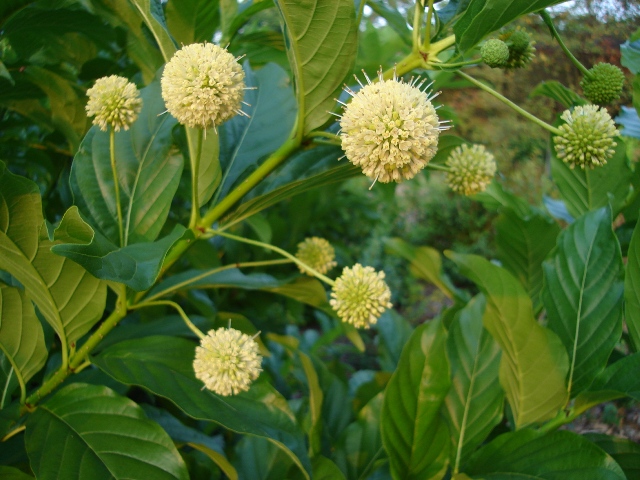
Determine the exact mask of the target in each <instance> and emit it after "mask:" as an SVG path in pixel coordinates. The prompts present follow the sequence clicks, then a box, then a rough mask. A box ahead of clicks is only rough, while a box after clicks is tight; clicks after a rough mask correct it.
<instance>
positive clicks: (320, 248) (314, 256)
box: [296, 237, 337, 276]
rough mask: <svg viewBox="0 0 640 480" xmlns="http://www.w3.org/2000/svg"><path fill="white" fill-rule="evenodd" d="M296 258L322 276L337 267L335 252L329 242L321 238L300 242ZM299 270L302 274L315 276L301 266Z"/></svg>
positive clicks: (310, 238) (306, 239)
mask: <svg viewBox="0 0 640 480" xmlns="http://www.w3.org/2000/svg"><path fill="white" fill-rule="evenodd" d="M296 257H297V258H298V260H301V261H302V262H304V263H306V264H307V265H309V266H310V267H311V268H313V269H315V270H317V271H318V272H320V273H322V274H324V273H327V272H328V271H329V270H331V269H332V268H333V267H335V266H336V265H337V263H336V261H335V258H336V252H335V250H334V249H333V247H332V246H331V244H330V243H329V242H328V241H327V240H325V239H324V238H320V237H309V238H305V239H304V241H302V242H300V243H299V244H298V251H297V252H296ZM298 268H299V269H300V272H302V273H306V274H307V275H310V276H313V274H312V273H311V272H310V271H309V270H307V269H306V268H303V267H301V266H299V265H298Z"/></svg>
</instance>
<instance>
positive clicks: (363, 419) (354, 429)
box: [334, 393, 383, 478]
mask: <svg viewBox="0 0 640 480" xmlns="http://www.w3.org/2000/svg"><path fill="white" fill-rule="evenodd" d="M382 399H383V394H382V393H379V394H378V395H376V396H375V397H373V398H372V399H371V400H370V401H369V402H368V403H367V404H366V405H365V406H364V407H362V409H361V410H360V412H358V420H357V421H356V422H353V423H351V424H350V425H349V426H348V427H347V428H346V429H345V430H344V432H343V433H342V435H341V437H340V440H339V441H338V448H336V450H335V452H334V458H335V459H336V462H337V463H338V464H339V465H340V466H341V468H342V471H346V472H347V478H367V474H368V473H369V472H370V470H371V468H372V464H373V462H374V460H375V459H376V458H378V457H379V456H380V453H381V452H382V438H381V436H380V412H381V410H382Z"/></svg>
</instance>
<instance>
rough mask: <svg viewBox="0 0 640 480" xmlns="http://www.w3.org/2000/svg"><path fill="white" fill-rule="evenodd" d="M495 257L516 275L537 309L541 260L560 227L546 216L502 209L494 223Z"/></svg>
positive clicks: (540, 279)
mask: <svg viewBox="0 0 640 480" xmlns="http://www.w3.org/2000/svg"><path fill="white" fill-rule="evenodd" d="M495 228H496V246H497V250H498V259H499V260H500V261H501V262H502V266H503V267H504V268H506V269H507V270H509V271H510V272H511V273H512V274H513V275H515V276H516V278H517V279H518V280H520V283H521V284H522V285H523V286H524V288H525V289H526V290H527V292H528V293H529V296H530V297H531V299H532V301H533V305H534V309H536V310H537V309H538V306H539V305H540V304H541V303H540V302H541V300H540V291H541V290H542V262H543V260H544V259H545V258H546V257H547V255H548V254H549V252H550V251H551V250H553V247H554V246H555V244H556V238H557V237H558V233H560V227H559V226H558V224H557V223H556V222H554V221H553V220H552V219H550V218H549V217H548V216H546V215H542V214H540V213H536V212H532V213H531V214H530V215H528V216H527V217H522V216H520V215H518V214H517V213H516V212H515V211H514V210H511V209H509V208H505V209H502V211H501V213H500V216H499V217H498V219H497V220H496V223H495Z"/></svg>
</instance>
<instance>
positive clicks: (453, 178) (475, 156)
mask: <svg viewBox="0 0 640 480" xmlns="http://www.w3.org/2000/svg"><path fill="white" fill-rule="evenodd" d="M446 165H447V167H449V172H447V183H448V184H449V187H451V189H452V190H453V191H454V192H456V193H461V194H463V195H474V194H476V193H479V192H482V191H484V190H485V189H486V188H487V186H488V185H489V184H490V183H491V180H493V176H494V175H495V174H496V161H495V159H494V158H493V155H491V154H490V153H489V152H487V151H486V150H485V148H484V145H473V146H472V147H471V148H469V146H468V145H466V144H465V145H462V146H459V147H456V148H455V149H454V150H453V151H452V152H451V155H449V158H448V159H447V161H446Z"/></svg>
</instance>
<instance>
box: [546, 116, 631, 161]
mask: <svg viewBox="0 0 640 480" xmlns="http://www.w3.org/2000/svg"><path fill="white" fill-rule="evenodd" d="M562 119H563V120H564V121H565V122H566V123H565V124H564V125H561V126H560V127H559V129H560V131H561V132H562V134H561V135H557V136H555V137H554V138H553V141H554V144H555V148H556V153H557V155H558V158H561V159H562V160H563V161H564V162H565V163H567V164H568V165H569V167H571V168H575V166H576V165H578V166H579V167H580V168H582V169H584V168H585V167H590V168H594V167H595V166H601V165H604V164H606V163H607V160H608V159H610V158H611V157H612V156H613V154H614V152H615V150H614V148H615V146H616V142H614V141H613V137H615V136H617V135H619V132H618V130H617V129H616V127H615V125H614V123H613V120H612V119H611V116H609V113H608V112H607V110H606V109H604V108H599V107H597V106H595V105H585V106H584V107H575V108H574V109H573V111H570V110H565V111H564V112H563V114H562Z"/></svg>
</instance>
